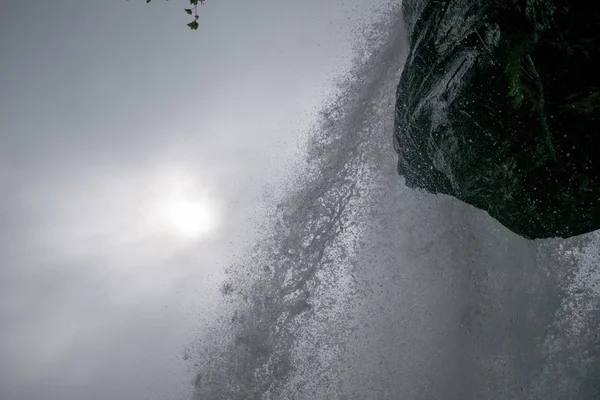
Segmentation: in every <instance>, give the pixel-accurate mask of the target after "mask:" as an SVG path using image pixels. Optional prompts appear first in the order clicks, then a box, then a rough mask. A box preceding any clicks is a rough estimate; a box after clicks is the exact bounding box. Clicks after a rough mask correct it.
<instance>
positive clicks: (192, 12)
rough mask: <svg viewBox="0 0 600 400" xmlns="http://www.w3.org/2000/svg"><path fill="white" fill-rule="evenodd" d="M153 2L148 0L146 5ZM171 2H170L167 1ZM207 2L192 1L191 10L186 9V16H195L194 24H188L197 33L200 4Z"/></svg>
mask: <svg viewBox="0 0 600 400" xmlns="http://www.w3.org/2000/svg"><path fill="white" fill-rule="evenodd" d="M151 1H152V0H146V3H150V2H151ZM167 1H169V0H167ZM205 1H206V0H190V6H191V7H190V8H185V9H184V11H185V13H186V14H188V15H193V16H194V20H193V21H192V22H190V23H189V24H187V26H189V27H190V29H191V30H193V31H196V30H198V26H199V25H198V18H200V17H199V16H198V4H204V2H205Z"/></svg>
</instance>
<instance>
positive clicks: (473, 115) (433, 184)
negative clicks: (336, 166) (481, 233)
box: [394, 0, 600, 239]
mask: <svg viewBox="0 0 600 400" xmlns="http://www.w3.org/2000/svg"><path fill="white" fill-rule="evenodd" d="M404 8H405V21H406V25H407V32H408V37H409V46H410V48H409V55H408V59H407V61H406V64H405V67H404V70H403V72H402V76H401V79H400V83H399V85H398V90H397V102H396V118H395V133H394V145H395V149H396V151H397V153H398V171H399V173H400V174H401V175H403V176H404V177H405V179H406V184H407V186H409V187H413V188H421V189H424V190H427V191H430V192H433V193H444V194H448V195H451V196H454V197H456V198H458V199H460V200H462V201H464V202H466V203H469V204H471V205H473V206H475V207H478V208H480V209H484V210H486V211H487V212H488V213H489V214H490V215H491V216H492V217H494V218H495V219H497V220H498V221H499V222H500V223H502V224H503V225H505V226H506V227H508V228H509V229H511V230H512V231H514V232H516V233H518V234H519V235H521V236H524V237H526V238H532V239H533V238H547V237H570V236H574V235H578V234H582V233H586V232H590V231H593V230H596V229H599V228H600V200H599V199H600V178H599V176H600V135H599V134H598V133H599V132H598V131H599V129H598V122H599V121H600V75H599V74H598V71H600V46H599V43H598V41H599V38H600V13H599V12H598V10H597V9H596V8H597V7H596V6H595V4H594V3H591V2H590V3H584V2H572V1H561V0H556V1H544V0H527V1H522V0H515V1H499V0H498V1H490V2H487V1H474V0H459V1H422V0H410V1H407V2H406V3H405V4H404Z"/></svg>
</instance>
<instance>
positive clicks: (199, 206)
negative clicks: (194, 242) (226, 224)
mask: <svg viewBox="0 0 600 400" xmlns="http://www.w3.org/2000/svg"><path fill="white" fill-rule="evenodd" d="M165 216H166V218H167V220H168V222H169V224H170V225H171V227H172V228H174V229H175V230H176V231H177V232H179V233H180V234H182V235H184V236H186V237H199V236H204V235H206V234H208V233H210V232H211V231H213V230H214V228H215V223H216V221H215V210H214V208H213V207H212V206H211V205H210V204H209V203H208V202H207V201H201V200H196V201H192V200H186V199H171V200H169V201H168V202H167V204H166V205H165Z"/></svg>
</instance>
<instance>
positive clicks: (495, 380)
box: [192, 5, 600, 400]
mask: <svg viewBox="0 0 600 400" xmlns="http://www.w3.org/2000/svg"><path fill="white" fill-rule="evenodd" d="M356 54H357V57H356V61H355V63H354V66H353V68H352V70H351V71H350V72H349V73H348V74H347V75H346V76H345V77H344V78H343V79H342V80H341V81H340V83H339V85H338V86H337V88H338V89H337V91H336V92H335V94H333V95H332V96H331V97H330V99H329V101H328V102H326V103H325V104H324V105H323V106H322V110H321V112H320V113H319V118H318V122H316V123H315V125H314V128H313V129H312V130H311V131H310V132H309V137H310V139H309V140H308V142H307V144H306V146H305V149H304V151H305V155H306V159H305V161H304V162H302V163H299V164H298V165H295V173H294V174H292V175H293V176H291V177H290V178H289V182H288V185H287V188H286V190H285V191H284V194H283V195H282V196H280V197H279V198H277V199H274V200H273V202H272V204H271V206H272V207H271V208H270V212H269V215H268V216H267V217H265V218H264V220H262V221H259V223H260V225H261V227H262V232H263V234H262V235H261V236H260V237H259V238H258V239H257V240H256V243H255V245H254V246H253V247H252V248H251V249H250V250H249V251H248V252H247V253H246V254H245V255H244V256H242V257H240V259H239V261H238V262H237V263H236V264H235V265H232V266H231V267H230V268H229V270H228V276H229V278H228V280H227V281H226V282H225V283H224V284H223V286H222V288H221V294H222V311H221V317H220V319H219V320H218V321H217V323H216V324H215V325H214V327H213V328H212V329H211V330H210V331H209V333H208V334H206V335H203V337H202V338H201V339H200V340H199V342H198V344H197V346H196V348H195V352H196V353H195V354H194V355H193V356H192V358H193V360H194V362H195V365H196V367H195V368H196V372H195V378H194V387H195V389H194V390H195V392H194V396H193V398H194V399H211V400H212V399H240V400H247V399H274V400H278V399H317V400H318V399H555V398H561V399H572V398H577V399H597V398H600V383H599V377H600V343H599V341H600V333H599V331H598V322H599V321H600V311H599V310H600V307H599V306H600V272H598V271H600V270H599V269H598V267H597V264H598V261H599V260H600V254H599V253H600V235H599V234H598V233H592V234H590V235H587V236H583V237H577V238H573V239H570V240H546V241H528V240H525V239H523V238H521V237H519V236H517V235H515V234H513V233H511V232H510V231H508V230H507V229H505V228H503V227H502V226H501V225H499V224H498V223H497V222H496V221H494V220H493V219H491V218H490V217H489V216H488V215H487V214H486V213H485V212H482V211H480V210H477V209H475V208H473V207H471V206H468V205H466V204H463V203H461V202H459V201H457V200H455V199H454V198H451V197H447V196H444V195H432V194H428V193H424V192H418V191H415V190H411V189H408V188H406V187H405V186H404V182H403V178H401V177H400V176H398V174H397V172H396V155H395V153H394V151H393V146H392V133H393V117H394V115H393V110H394V103H395V97H394V94H395V91H396V85H397V83H398V80H399V74H400V72H401V69H402V63H403V59H404V57H405V55H406V42H405V35H404V28H403V22H402V15H401V12H400V11H399V7H398V6H397V5H392V6H391V7H390V9H389V10H388V12H387V13H386V14H385V16H384V17H382V18H381V19H380V20H379V21H378V22H377V23H375V24H373V26H372V27H371V28H370V29H369V30H367V31H366V32H365V34H364V39H363V41H362V42H360V43H359V44H357V53H356ZM400 96H401V94H400Z"/></svg>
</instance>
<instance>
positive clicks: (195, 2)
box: [190, 0, 198, 6]
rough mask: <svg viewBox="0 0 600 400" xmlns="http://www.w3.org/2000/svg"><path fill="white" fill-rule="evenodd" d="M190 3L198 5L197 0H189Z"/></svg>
mask: <svg viewBox="0 0 600 400" xmlns="http://www.w3.org/2000/svg"><path fill="white" fill-rule="evenodd" d="M190 4H191V5H193V6H197V5H198V0H190Z"/></svg>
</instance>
